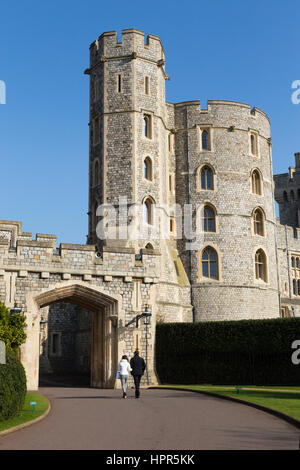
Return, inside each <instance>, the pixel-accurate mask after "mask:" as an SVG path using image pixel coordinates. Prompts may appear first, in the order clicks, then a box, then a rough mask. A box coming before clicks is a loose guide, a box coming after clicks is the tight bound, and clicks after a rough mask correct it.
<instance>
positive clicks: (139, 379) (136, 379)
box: [133, 375, 142, 398]
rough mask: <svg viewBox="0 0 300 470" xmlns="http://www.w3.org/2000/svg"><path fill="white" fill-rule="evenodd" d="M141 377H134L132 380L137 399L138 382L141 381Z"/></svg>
mask: <svg viewBox="0 0 300 470" xmlns="http://www.w3.org/2000/svg"><path fill="white" fill-rule="evenodd" d="M141 377H142V376H141V375H134V376H133V380H134V386H135V396H136V397H137V398H138V397H139V396H140V381H141Z"/></svg>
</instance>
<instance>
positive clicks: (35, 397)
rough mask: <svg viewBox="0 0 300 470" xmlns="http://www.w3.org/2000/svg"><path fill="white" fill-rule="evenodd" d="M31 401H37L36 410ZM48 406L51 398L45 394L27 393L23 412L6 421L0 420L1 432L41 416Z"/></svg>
mask: <svg viewBox="0 0 300 470" xmlns="http://www.w3.org/2000/svg"><path fill="white" fill-rule="evenodd" d="M31 401H36V405H35V411H33V406H32V405H30V402H31ZM48 408H49V400H48V399H47V398H46V397H45V396H44V395H41V394H40V393H27V394H26V398H25V403H24V406H23V409H22V412H21V414H20V415H19V416H15V417H14V418H10V419H7V420H6V421H0V433H1V432H2V431H6V430H8V429H10V428H13V427H15V426H20V425H21V424H24V423H27V422H29V421H32V420H34V419H36V418H39V417H40V416H41V415H43V414H44V413H45V412H46V411H47V409H48Z"/></svg>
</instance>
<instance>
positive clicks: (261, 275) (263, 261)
mask: <svg viewBox="0 0 300 470" xmlns="http://www.w3.org/2000/svg"><path fill="white" fill-rule="evenodd" d="M255 277H256V279H257V280H261V281H264V282H267V258H266V255H265V253H264V251H263V250H262V249H259V250H257V252H256V253H255Z"/></svg>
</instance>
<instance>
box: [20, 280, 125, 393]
mask: <svg viewBox="0 0 300 470" xmlns="http://www.w3.org/2000/svg"><path fill="white" fill-rule="evenodd" d="M60 301H65V302H69V303H72V304H75V305H78V306H80V307H83V308H86V309H87V310H89V311H90V312H91V314H92V352H91V384H90V385H91V387H94V388H114V387H115V385H116V381H115V372H116V368H117V361H118V347H119V345H120V342H119V341H118V337H119V326H120V325H124V323H125V322H124V320H125V312H124V311H123V310H122V309H121V305H122V297H121V296H120V295H116V294H108V293H107V292H106V291H105V288H103V287H98V286H94V285H93V286H91V285H89V286H88V285H86V283H85V282H82V281H75V280H74V281H73V280H70V281H66V282H64V283H58V284H56V285H53V286H49V287H48V288H46V289H43V290H42V291H39V292H37V291H35V292H30V293H28V294H27V295H26V310H27V311H26V319H27V325H28V326H27V331H26V333H27V340H26V343H25V344H24V345H23V346H22V348H21V360H22V363H23V365H24V368H25V371H26V375H27V383H28V389H30V390H35V389H37V388H38V377H39V333H40V323H39V322H40V308H42V307H45V306H47V305H51V304H53V303H55V302H60Z"/></svg>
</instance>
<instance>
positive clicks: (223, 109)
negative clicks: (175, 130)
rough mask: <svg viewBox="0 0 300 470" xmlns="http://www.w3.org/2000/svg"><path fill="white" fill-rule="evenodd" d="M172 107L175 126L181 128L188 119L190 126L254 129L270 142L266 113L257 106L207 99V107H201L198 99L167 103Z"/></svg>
mask: <svg viewBox="0 0 300 470" xmlns="http://www.w3.org/2000/svg"><path fill="white" fill-rule="evenodd" d="M167 104H168V106H169V107H170V106H171V105H172V106H173V107H174V113H175V116H176V122H177V124H176V127H179V128H182V127H183V126H184V125H186V124H184V123H185V120H186V119H188V122H189V125H188V127H189V128H191V127H193V126H197V125H199V124H200V125H201V124H203V125H205V124H206V125H211V126H213V127H219V128H227V129H230V130H231V131H232V132H233V131H235V130H243V131H247V132H248V131H252V130H253V131H255V132H257V133H258V134H259V135H260V136H262V137H264V138H265V139H268V140H269V143H270V142H271V138H270V132H271V131H270V120H269V117H268V116H267V114H266V113H264V112H263V111H262V110H260V109H259V108H257V107H253V108H251V106H250V105H249V104H245V103H240V102H237V101H225V100H208V101H207V107H206V108H204V107H203V108H202V107H201V102H200V101H199V100H193V101H183V102H179V103H174V104H172V103H167Z"/></svg>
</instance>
